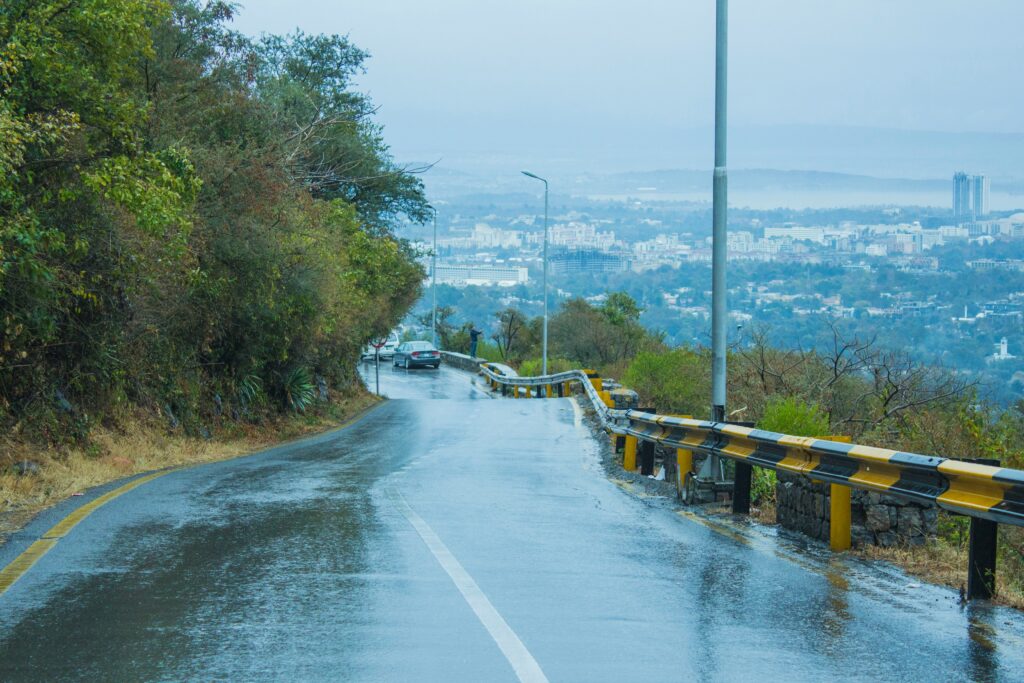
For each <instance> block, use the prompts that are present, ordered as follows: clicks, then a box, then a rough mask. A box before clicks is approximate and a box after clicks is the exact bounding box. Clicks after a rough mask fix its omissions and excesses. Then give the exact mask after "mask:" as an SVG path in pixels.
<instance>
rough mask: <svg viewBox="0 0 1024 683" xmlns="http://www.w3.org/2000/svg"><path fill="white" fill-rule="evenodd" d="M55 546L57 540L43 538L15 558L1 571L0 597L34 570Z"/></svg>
mask: <svg viewBox="0 0 1024 683" xmlns="http://www.w3.org/2000/svg"><path fill="white" fill-rule="evenodd" d="M55 545H57V540H56V539H52V538H41V539H39V540H38V541H36V542H35V543H33V544H32V545H30V546H29V547H28V548H26V549H25V551H24V552H22V553H21V554H20V555H18V556H17V557H16V558H14V559H13V560H12V561H11V563H10V564H9V565H7V566H6V567H4V568H3V569H0V595H3V594H4V593H6V592H7V589H8V588H10V587H11V586H13V585H14V582H15V581H17V580H18V579H20V578H21V577H22V576H23V575H24V574H25V572H27V571H28V570H29V569H31V568H32V565H34V564H35V563H36V562H38V561H39V558H41V557H42V556H43V555H45V554H46V553H47V552H49V551H50V548H52V547H53V546H55Z"/></svg>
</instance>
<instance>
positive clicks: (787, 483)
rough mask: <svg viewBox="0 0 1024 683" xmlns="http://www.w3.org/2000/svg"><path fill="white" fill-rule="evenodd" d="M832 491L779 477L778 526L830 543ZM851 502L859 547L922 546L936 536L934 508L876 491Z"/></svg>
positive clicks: (855, 496) (858, 493) (860, 493)
mask: <svg viewBox="0 0 1024 683" xmlns="http://www.w3.org/2000/svg"><path fill="white" fill-rule="evenodd" d="M829 491H830V487H829V485H828V484H820V483H816V482H812V481H810V480H808V479H806V478H805V477H798V476H795V475H791V474H779V482H778V484H777V485H776V486H775V501H776V502H775V515H776V519H777V521H778V523H779V524H781V525H782V526H784V527H786V528H787V529H793V530H794V531H799V532H801V533H804V534H807V535H808V536H811V537H812V538H817V539H820V540H822V541H828V537H829V524H830V518H831V514H830V512H831V504H832V499H831V496H830V495H829ZM851 499H852V506H851V511H850V512H851V519H852V532H851V533H852V536H853V542H854V543H855V544H870V545H880V546H883V547H889V546H894V545H921V544H923V543H924V542H925V540H926V539H927V538H929V537H931V536H934V535H935V533H936V526H937V523H938V510H937V509H936V508H935V506H933V505H926V504H924V503H916V502H912V501H907V500H903V499H902V498H898V497H896V496H891V495H887V494H884V493H875V492H873V491H854V492H853V494H852V496H851Z"/></svg>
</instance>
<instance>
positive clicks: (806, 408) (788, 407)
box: [750, 397, 829, 505]
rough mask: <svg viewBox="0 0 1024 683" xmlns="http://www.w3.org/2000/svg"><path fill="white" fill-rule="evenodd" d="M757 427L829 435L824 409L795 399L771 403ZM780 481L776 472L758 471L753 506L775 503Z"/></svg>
mask: <svg viewBox="0 0 1024 683" xmlns="http://www.w3.org/2000/svg"><path fill="white" fill-rule="evenodd" d="M757 426H758V427H759V428H760V429H766V430H768V431H771V432H779V433H782V434H792V435H793V436H825V435H826V434H828V433H829V423H828V417H827V416H826V415H825V414H824V413H822V412H821V409H820V408H818V406H817V405H815V404H813V403H804V402H802V401H800V400H798V399H796V398H793V397H789V398H783V399H778V398H776V399H772V400H769V401H768V405H766V406H765V409H764V416H763V417H762V418H761V419H760V420H759V421H758V423H757ZM777 481H778V477H777V476H776V474H775V470H767V469H763V468H761V467H755V468H754V473H753V477H752V480H751V484H750V497H751V500H752V501H753V503H754V504H755V505H763V504H764V503H769V502H774V500H775V484H776V483H777Z"/></svg>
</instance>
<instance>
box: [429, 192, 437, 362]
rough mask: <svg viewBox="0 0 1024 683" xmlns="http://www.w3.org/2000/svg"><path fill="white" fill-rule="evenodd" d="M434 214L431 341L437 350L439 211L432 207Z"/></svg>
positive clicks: (431, 263)
mask: <svg viewBox="0 0 1024 683" xmlns="http://www.w3.org/2000/svg"><path fill="white" fill-rule="evenodd" d="M430 210H431V211H433V212H434V249H433V251H432V252H431V254H432V256H431V259H430V295H431V297H432V298H433V300H434V303H433V308H432V309H431V314H430V341H431V343H433V345H434V348H435V349H436V348H437V209H435V208H434V207H430Z"/></svg>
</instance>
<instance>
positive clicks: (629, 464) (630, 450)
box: [622, 434, 636, 472]
mask: <svg viewBox="0 0 1024 683" xmlns="http://www.w3.org/2000/svg"><path fill="white" fill-rule="evenodd" d="M622 469H624V470H626V471H627V472H634V471H636V437H635V436H632V435H630V434H627V435H626V446H625V448H624V449H623V451H622Z"/></svg>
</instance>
